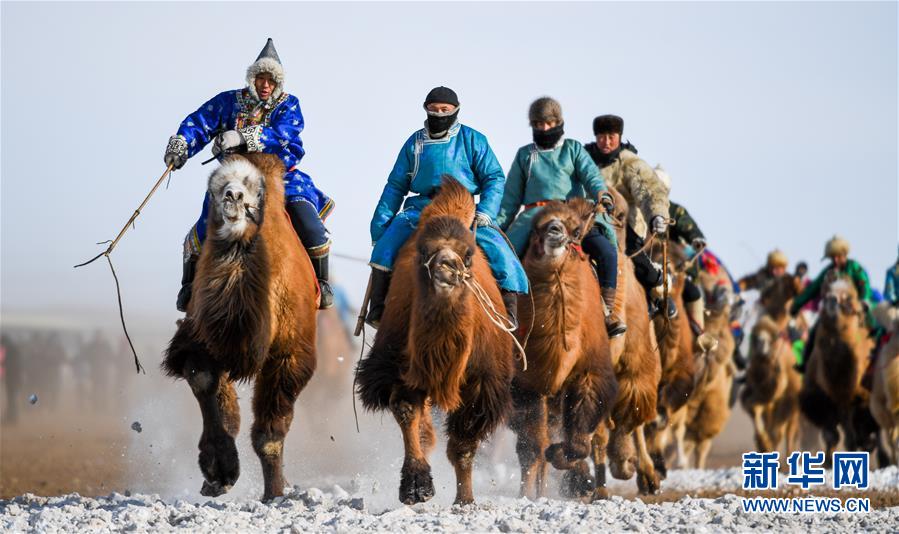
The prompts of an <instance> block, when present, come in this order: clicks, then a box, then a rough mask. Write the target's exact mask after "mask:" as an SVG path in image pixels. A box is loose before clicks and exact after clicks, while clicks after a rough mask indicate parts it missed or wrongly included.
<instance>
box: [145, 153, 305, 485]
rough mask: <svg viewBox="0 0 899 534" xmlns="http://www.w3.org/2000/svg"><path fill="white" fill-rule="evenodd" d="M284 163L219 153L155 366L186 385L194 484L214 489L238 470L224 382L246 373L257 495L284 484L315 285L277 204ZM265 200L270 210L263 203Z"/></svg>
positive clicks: (233, 416) (229, 385)
mask: <svg viewBox="0 0 899 534" xmlns="http://www.w3.org/2000/svg"><path fill="white" fill-rule="evenodd" d="M282 176H284V165H283V164H282V163H281V161H280V160H279V159H278V158H277V157H275V156H272V155H269V154H247V155H244V156H239V155H234V156H230V157H228V158H227V159H226V160H225V161H224V162H223V163H222V165H221V166H220V167H219V168H218V169H216V170H215V171H214V172H213V173H212V175H211V176H210V177H209V198H210V202H209V206H210V207H209V218H208V220H209V222H208V225H209V226H208V238H207V239H206V242H205V244H204V246H203V249H202V252H201V254H200V259H199V263H198V264H197V273H196V278H195V280H194V285H193V287H194V296H193V298H192V299H191V301H190V304H189V307H188V309H187V315H186V316H185V318H184V320H183V321H181V322H180V324H179V326H178V329H177V331H176V332H175V335H174V337H173V338H172V340H171V342H170V343H169V346H168V349H167V351H166V355H165V359H164V361H163V363H162V369H163V371H164V372H165V373H166V374H167V375H169V376H171V377H174V378H183V379H185V380H187V382H188V384H189V385H190V388H191V390H192V391H193V393H194V396H195V397H196V398H197V402H198V403H199V404H200V411H201V412H202V414H203V433H202V435H201V437H200V444H199V448H200V457H199V463H200V470H201V471H202V473H203V477H204V479H205V480H204V482H203V487H202V489H201V490H200V493H202V494H203V495H205V496H212V497H216V496H219V495H221V494H223V493H225V492H227V491H228V490H229V489H230V488H231V487H232V486H233V485H234V483H235V482H236V481H237V478H238V476H239V474H240V466H239V460H238V456H237V447H236V446H235V444H234V438H235V436H236V435H237V432H238V429H239V427H240V412H239V407H238V404H237V395H236V393H235V390H234V385H233V383H234V382H235V381H238V380H250V379H254V378H255V386H254V391H253V415H254V421H253V426H252V429H251V430H250V435H251V439H252V443H253V449H254V451H255V452H256V454H257V455H258V456H259V459H260V461H261V462H262V473H263V477H264V493H263V499H264V500H271V499H272V498H274V497H277V496H280V495H283V493H284V484H285V481H284V475H283V471H282V464H283V454H284V439H285V437H286V436H287V432H288V431H289V430H290V424H291V422H292V420H293V405H294V402H295V401H296V399H297V396H298V395H299V394H300V391H302V390H303V388H304V387H305V386H306V384H307V382H308V381H309V379H310V378H311V377H312V373H313V371H314V370H315V335H316V326H315V319H316V309H317V308H318V302H317V301H318V295H317V292H318V287H317V284H316V282H315V276H314V274H313V271H312V264H311V262H310V260H309V257H308V256H307V255H306V251H305V249H304V248H303V247H302V246H301V244H300V242H299V240H297V237H296V234H295V233H294V230H293V228H292V227H291V224H290V221H289V219H288V217H287V215H286V213H284V212H283V205H284V184H283V181H282ZM269 208H270V209H269Z"/></svg>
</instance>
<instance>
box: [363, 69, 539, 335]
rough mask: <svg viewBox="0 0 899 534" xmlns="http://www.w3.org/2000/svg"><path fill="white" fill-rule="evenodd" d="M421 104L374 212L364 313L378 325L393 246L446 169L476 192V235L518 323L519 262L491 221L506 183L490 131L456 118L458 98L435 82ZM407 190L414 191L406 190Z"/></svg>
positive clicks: (523, 286) (523, 280) (405, 235)
mask: <svg viewBox="0 0 899 534" xmlns="http://www.w3.org/2000/svg"><path fill="white" fill-rule="evenodd" d="M424 109H425V111H426V112H427V119H426V120H425V127H424V128H422V129H420V130H418V131H416V132H415V133H413V134H412V135H411V136H410V137H409V139H407V140H406V142H405V144H403V148H402V149H401V150H400V153H399V155H398V156H397V159H396V163H395V164H394V166H393V170H392V171H391V172H390V175H389V176H388V177H387V185H385V186H384V191H383V193H381V198H380V200H379V201H378V205H377V207H376V208H375V213H374V216H373V217H372V220H371V239H372V241H373V242H374V250H373V251H372V255H371V261H370V263H369V265H371V267H372V280H371V294H370V299H371V300H370V305H369V309H368V315H367V316H366V319H365V321H366V322H367V323H368V324H370V325H372V326H374V327H375V328H377V327H378V325H379V324H380V321H381V315H382V314H383V313H384V301H385V299H386V297H387V291H388V288H389V287H390V276H391V273H392V271H393V265H394V262H395V261H396V257H397V254H398V253H399V250H400V248H401V247H402V246H403V244H404V243H405V242H406V240H407V239H409V237H410V236H411V235H412V233H413V232H414V231H415V228H416V227H417V226H418V219H419V216H420V215H421V210H422V209H423V208H424V207H425V206H427V205H428V204H429V203H430V202H431V198H432V197H433V196H434V195H435V194H436V193H437V189H438V188H439V187H440V180H441V178H442V176H443V175H445V174H449V175H451V176H452V177H453V178H455V179H456V180H458V181H459V182H460V183H461V184H462V185H463V186H465V188H466V189H468V190H469V191H470V192H471V194H472V195H479V199H478V204H477V206H476V211H475V225H477V227H478V231H477V243H478V245H479V246H480V247H481V250H483V251H484V254H485V255H486V256H487V261H488V262H489V263H490V267H491V270H492V271H493V276H494V277H495V278H496V281H497V283H498V284H499V287H500V290H501V293H502V298H503V303H504V304H505V306H506V310H507V312H508V313H509V316H510V318H511V319H512V321H513V323H516V324H517V319H516V315H517V314H516V312H517V309H518V308H517V302H518V294H519V293H524V294H526V293H527V291H528V282H527V275H525V272H524V269H523V268H522V266H521V262H519V261H518V258H517V257H516V256H515V254H514V253H513V252H512V249H511V248H510V247H509V245H508V243H506V241H505V240H504V239H503V237H502V235H501V234H500V233H499V231H498V230H497V228H496V227H495V224H496V223H495V222H494V220H495V219H496V215H497V212H498V211H499V204H500V200H501V199H502V195H503V187H504V186H505V183H506V177H505V176H504V175H503V170H502V168H501V167H500V165H499V162H498V161H497V160H496V156H495V155H494V154H493V150H491V149H490V145H489V144H488V143H487V138H486V137H484V135H483V134H481V133H480V132H478V131H476V130H474V129H472V128H469V127H468V126H465V125H463V124H461V123H459V122H458V120H457V117H458V115H459V98H458V97H457V96H456V93H455V92H454V91H453V90H452V89H449V88H448V87H435V88H434V89H432V90H431V91H430V92H429V93H428V95H427V97H425V101H424ZM410 192H412V193H416V195H415V196H410V197H408V198H406V195H407V194H409V193H410ZM404 199H405V202H404ZM401 206H402V207H403V209H402V211H400V207H401Z"/></svg>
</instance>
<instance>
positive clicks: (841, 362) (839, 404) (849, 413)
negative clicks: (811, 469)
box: [800, 278, 874, 466]
mask: <svg viewBox="0 0 899 534" xmlns="http://www.w3.org/2000/svg"><path fill="white" fill-rule="evenodd" d="M822 293H823V296H824V298H823V301H822V306H821V314H820V315H819V316H818V324H817V326H816V328H815V345H814V348H813V349H812V354H811V355H810V357H809V358H810V359H809V362H808V366H807V368H806V374H805V380H804V381H803V384H802V391H801V393H800V405H801V408H802V411H803V413H804V414H805V415H806V417H808V418H809V420H810V421H811V422H812V423H813V424H814V425H815V426H817V427H818V428H820V429H821V436H822V438H823V439H824V447H825V449H826V454H827V456H826V465H828V466H829V465H830V462H831V453H832V452H833V450H834V449H835V448H836V446H837V444H838V443H839V441H840V433H839V429H838V427H842V429H843V438H844V447H845V448H846V450H850V451H853V450H859V449H873V443H866V442H867V441H869V439H870V427H871V426H872V425H871V424H870V419H871V413H870V412H869V411H868V397H869V396H868V392H867V390H865V389H864V388H863V387H862V385H861V380H862V376H863V375H864V373H865V370H866V368H867V366H868V356H869V355H870V354H871V350H872V349H873V348H874V342H873V340H872V339H871V338H870V337H869V336H868V331H867V328H866V327H865V313H864V311H863V309H862V307H861V303H860V302H859V298H858V292H857V291H856V289H855V284H853V283H852V282H851V281H850V280H848V279H845V278H835V279H832V280H829V281H827V282H826V283H825V284H824V288H823V289H822Z"/></svg>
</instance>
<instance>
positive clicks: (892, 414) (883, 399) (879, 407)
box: [870, 302, 899, 465]
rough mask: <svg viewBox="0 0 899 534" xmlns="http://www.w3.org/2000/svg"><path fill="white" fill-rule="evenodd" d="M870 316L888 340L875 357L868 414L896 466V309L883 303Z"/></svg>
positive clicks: (898, 440) (898, 428)
mask: <svg viewBox="0 0 899 534" xmlns="http://www.w3.org/2000/svg"><path fill="white" fill-rule="evenodd" d="M874 316H875V317H876V318H877V322H878V323H880V324H881V325H883V327H884V328H886V329H887V331H888V332H889V333H890V340H889V341H887V343H886V344H885V345H884V346H883V347H881V348H880V354H879V355H878V357H877V366H876V368H875V369H874V386H873V389H872V391H871V402H870V405H871V414H872V415H873V416H874V419H875V420H876V421H877V424H878V425H880V428H881V430H882V431H883V434H884V437H885V438H886V439H887V442H888V443H889V450H890V462H891V463H893V464H897V465H899V308H897V307H895V306H890V305H889V304H887V303H885V302H883V303H881V304H880V305H879V306H877V308H875V309H874Z"/></svg>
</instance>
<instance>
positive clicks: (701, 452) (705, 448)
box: [696, 439, 712, 469]
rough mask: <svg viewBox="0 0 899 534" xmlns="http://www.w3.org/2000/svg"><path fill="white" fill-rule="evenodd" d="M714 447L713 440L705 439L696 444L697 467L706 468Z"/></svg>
mask: <svg viewBox="0 0 899 534" xmlns="http://www.w3.org/2000/svg"><path fill="white" fill-rule="evenodd" d="M711 449H712V440H710V439H703V440H700V441H699V442H698V443H697V444H696V468H697V469H705V462H706V460H707V459H708V457H709V451H710V450H711Z"/></svg>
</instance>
